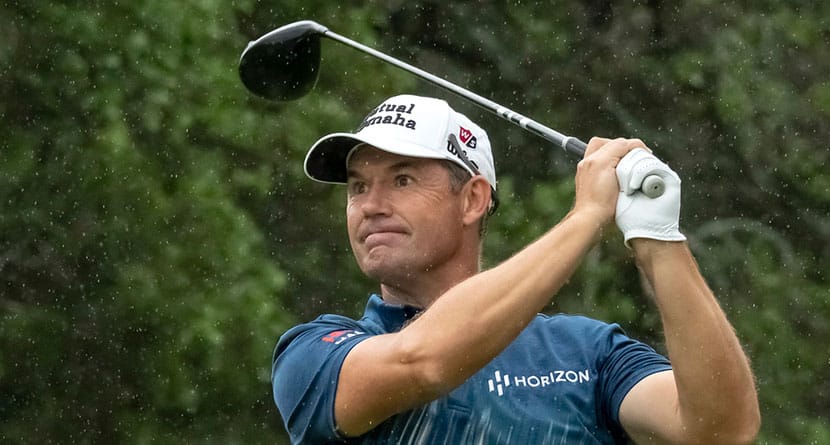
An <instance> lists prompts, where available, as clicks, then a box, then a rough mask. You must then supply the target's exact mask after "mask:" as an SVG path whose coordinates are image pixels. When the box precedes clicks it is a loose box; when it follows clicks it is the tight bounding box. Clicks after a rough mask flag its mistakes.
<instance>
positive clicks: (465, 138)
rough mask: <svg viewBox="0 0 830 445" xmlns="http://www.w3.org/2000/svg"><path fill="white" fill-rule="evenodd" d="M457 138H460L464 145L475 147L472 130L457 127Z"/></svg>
mask: <svg viewBox="0 0 830 445" xmlns="http://www.w3.org/2000/svg"><path fill="white" fill-rule="evenodd" d="M458 138H459V139H461V142H462V143H463V144H464V145H466V146H468V147H470V148H476V137H475V136H473V132H472V131H470V130H468V129H466V128H464V127H458Z"/></svg>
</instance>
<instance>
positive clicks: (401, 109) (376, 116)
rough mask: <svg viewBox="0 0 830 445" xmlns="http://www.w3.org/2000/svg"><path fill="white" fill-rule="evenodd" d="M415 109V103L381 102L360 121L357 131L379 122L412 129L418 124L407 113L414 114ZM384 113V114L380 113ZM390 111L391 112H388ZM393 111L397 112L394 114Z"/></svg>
mask: <svg viewBox="0 0 830 445" xmlns="http://www.w3.org/2000/svg"><path fill="white" fill-rule="evenodd" d="M414 109H415V104H413V103H410V104H394V103H384V104H381V105H380V106H379V107H377V108H375V109H373V110H372V111H370V112H369V114H367V115H366V117H364V118H363V122H361V123H360V126H359V127H357V131H360V130H363V129H364V128H366V127H368V126H370V125H378V124H393V125H398V126H401V127H405V128H408V129H410V130H414V129H415V125H416V124H417V123H416V122H415V121H414V120H412V119H409V116H405V115H412V110H414ZM380 113H383V114H380ZM387 113H389V114H387ZM392 113H395V114H394V115H393V114H392Z"/></svg>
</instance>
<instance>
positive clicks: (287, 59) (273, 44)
mask: <svg viewBox="0 0 830 445" xmlns="http://www.w3.org/2000/svg"><path fill="white" fill-rule="evenodd" d="M320 36H324V37H328V38H330V39H332V40H335V41H338V42H340V43H343V44H345V45H347V46H350V47H352V48H354V49H357V50H359V51H362V52H364V53H366V54H369V55H370V56H373V57H376V58H378V59H380V60H383V61H384V62H387V63H390V64H392V65H395V66H397V67H398V68H401V69H403V70H404V71H407V72H409V73H412V74H414V75H416V76H418V77H420V78H422V79H424V80H426V81H427V82H430V83H432V84H434V85H437V86H439V87H442V88H444V89H446V90H448V91H450V92H452V93H455V94H457V95H459V96H461V97H462V98H464V99H467V100H468V101H470V102H473V103H474V104H476V105H478V106H480V107H482V108H484V109H485V110H487V111H490V112H492V113H495V114H496V115H498V116H501V117H502V118H503V119H505V120H508V121H510V122H512V123H513V124H515V125H518V126H519V127H521V128H524V129H525V130H527V131H529V132H531V133H534V134H536V135H538V136H540V137H542V138H544V139H546V140H548V141H550V142H553V143H554V144H556V145H558V146H560V147H562V148H563V149H564V150H565V151H566V152H569V153H571V154H574V155H576V156H578V157H580V158H581V157H582V156H583V155H584V154H585V148H586V144H585V143H584V142H582V141H581V140H579V139H577V138H575V137H572V136H566V135H564V134H562V133H559V132H558V131H556V130H553V129H551V128H548V127H546V126H544V125H542V124H540V123H538V122H536V121H534V120H533V119H530V118H528V117H525V116H523V115H521V114H519V113H516V112H515V111H513V110H510V109H508V108H507V107H503V106H501V105H499V104H497V103H495V102H493V101H491V100H489V99H486V98H484V97H482V96H479V95H478V94H475V93H473V92H471V91H469V90H466V89H464V88H462V87H460V86H458V85H455V84H454V83H452V82H449V81H447V80H444V79H442V78H440V77H437V76H435V75H433V74H430V73H428V72H426V71H424V70H421V69H419V68H416V67H414V66H412V65H409V64H408V63H405V62H402V61H400V60H398V59H395V58H394V57H391V56H388V55H386V54H384V53H382V52H380V51H377V50H375V49H372V48H369V47H368V46H365V45H363V44H360V43H358V42H355V41H354V40H351V39H348V38H346V37H343V36H341V35H339V34H336V33H334V32H332V31H330V30H329V29H328V28H326V27H325V26H323V25H321V24H319V23H317V22H314V21H311V20H303V21H299V22H294V23H290V24H288V25H285V26H282V27H280V28H277V29H275V30H273V31H271V32H269V33H267V34H265V35H263V36H262V37H260V38H259V39H257V40H254V41H252V42H250V43H248V46H247V47H246V48H245V50H244V51H243V52H242V56H241V57H240V61H239V76H240V78H241V80H242V83H243V84H244V85H245V87H246V88H247V89H248V90H249V91H251V92H252V93H254V94H256V95H257V96H260V97H263V98H265V99H270V100H276V101H289V100H295V99H299V98H300V97H302V96H304V95H306V94H308V92H310V91H311V90H312V89H313V88H314V85H315V84H316V82H317V76H318V74H319V72H320ZM640 188H641V190H642V192H643V193H644V194H645V195H646V196H648V197H650V198H656V197H658V196H661V195H662V194H663V191H664V190H665V184H664V183H663V179H662V178H661V177H659V176H657V175H651V176H648V177H646V178H645V180H643V184H642V185H641V187H640Z"/></svg>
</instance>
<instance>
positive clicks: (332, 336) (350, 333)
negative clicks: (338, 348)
mask: <svg viewBox="0 0 830 445" xmlns="http://www.w3.org/2000/svg"><path fill="white" fill-rule="evenodd" d="M363 334H365V332H361V331H355V330H352V329H345V330H342V331H334V332H330V333H328V334H327V335H325V336H324V337H323V338H322V340H323V341H324V342H326V343H334V344H335V345H339V344H340V343H343V342H344V341H346V340H348V339H350V338H353V337H357V336H358V335H363Z"/></svg>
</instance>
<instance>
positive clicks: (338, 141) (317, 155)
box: [305, 133, 453, 184]
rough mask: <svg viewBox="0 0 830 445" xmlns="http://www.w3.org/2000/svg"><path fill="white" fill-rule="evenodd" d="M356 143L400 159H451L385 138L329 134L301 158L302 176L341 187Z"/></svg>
mask: <svg viewBox="0 0 830 445" xmlns="http://www.w3.org/2000/svg"><path fill="white" fill-rule="evenodd" d="M360 144H368V145H371V146H373V147H376V148H378V149H380V150H383V151H386V152H389V153H394V154H397V155H401V156H412V157H416V158H432V159H448V160H453V159H452V157H451V156H450V155H449V153H447V155H446V156H441V155H440V154H439V153H438V152H436V151H435V150H430V149H428V148H424V147H421V146H420V145H416V144H412V143H407V142H402V141H390V140H389V138H388V137H385V138H382V139H381V138H378V140H374V138H372V137H371V135H358V134H352V133H333V134H330V135H328V136H324V137H323V138H321V139H320V140H318V141H317V142H315V143H314V145H312V146H311V148H310V149H309V150H308V154H307V155H306V158H305V173H306V175H308V177H309V178H311V179H314V180H315V181H319V182H326V183H331V184H345V183H346V180H347V179H348V172H347V165H346V164H347V162H348V159H349V154H350V153H351V152H352V150H353V149H354V148H355V147H357V146H358V145H360Z"/></svg>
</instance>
